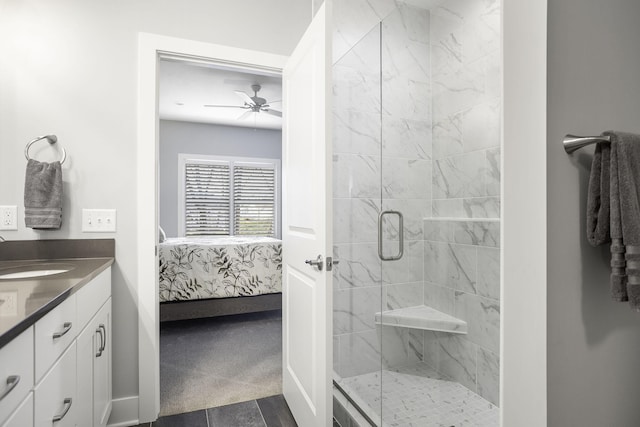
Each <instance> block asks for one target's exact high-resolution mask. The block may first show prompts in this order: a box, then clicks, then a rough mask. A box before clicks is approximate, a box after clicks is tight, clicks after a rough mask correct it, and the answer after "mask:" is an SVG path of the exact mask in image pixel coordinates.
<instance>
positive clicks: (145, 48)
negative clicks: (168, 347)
mask: <svg viewBox="0 0 640 427" xmlns="http://www.w3.org/2000/svg"><path fill="white" fill-rule="evenodd" d="M160 58H171V59H172V60H174V61H175V60H187V59H188V60H189V61H192V62H199V63H203V62H209V63H211V62H215V63H216V64H217V65H218V66H219V67H220V68H224V69H227V70H229V69H234V70H238V71H245V72H247V71H250V70H251V71H253V72H256V71H258V72H260V73H261V74H266V75H279V73H280V72H281V69H282V67H283V65H284V63H285V60H286V58H285V57H282V56H279V55H272V54H266V53H262V52H254V51H248V50H244V49H236V48H229V47H226V46H218V45H212V44H207V43H200V42H193V41H188V40H182V39H174V38H168V37H162V36H156V35H151V34H141V35H140V75H141V76H149V75H155V76H158V73H159V67H160V62H161V59H160ZM143 80H144V79H141V82H140V85H139V88H140V89H139V90H140V93H139V98H140V103H139V119H140V127H139V140H140V144H139V146H138V148H139V153H143V154H142V155H139V161H138V163H139V176H138V177H139V180H138V186H139V188H155V191H153V192H141V193H140V194H139V197H138V208H139V212H140V216H139V218H140V221H139V227H138V241H139V243H140V244H139V248H138V254H139V256H138V261H139V264H138V265H139V279H140V285H139V287H138V289H139V293H138V301H139V311H140V322H139V360H140V363H139V367H140V376H139V382H140V397H139V402H138V412H139V420H140V422H146V421H152V420H155V419H156V418H157V417H158V414H160V393H159V391H160V358H159V354H160V327H159V320H160V309H159V305H160V304H159V303H160V297H159V288H158V277H159V269H158V264H159V263H158V258H157V255H156V254H157V252H156V250H157V249H158V247H157V242H158V240H159V238H158V234H159V233H158V224H159V221H158V212H157V209H154V220H153V221H149V218H148V206H154V207H156V206H158V200H159V199H160V197H159V186H158V182H159V168H158V160H159V132H158V131H159V128H160V127H159V115H158V108H157V89H158V80H157V79H148V80H144V81H143ZM252 95H255V94H252ZM148 153H154V155H153V156H149V155H148ZM145 211H146V212H147V215H146V218H145V217H144V215H143V214H142V213H143V212H145ZM151 242H155V244H153V243H151ZM151 244H153V245H154V246H155V248H150V245H151ZM150 249H151V250H150ZM151 266H153V267H151Z"/></svg>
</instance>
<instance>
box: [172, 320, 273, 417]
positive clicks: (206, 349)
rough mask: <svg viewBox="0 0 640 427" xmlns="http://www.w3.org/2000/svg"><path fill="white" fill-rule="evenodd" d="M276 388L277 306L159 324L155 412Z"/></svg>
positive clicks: (244, 398) (202, 405)
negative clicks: (157, 381)
mask: <svg viewBox="0 0 640 427" xmlns="http://www.w3.org/2000/svg"><path fill="white" fill-rule="evenodd" d="M281 393H282V314H281V312H280V311H271V312H265V313H254V314H245V315H237V316H225V317H219V318H211V319H199V320H186V321H178V322H167V323H162V324H161V325H160V415H161V416H165V415H173V414H180V413H184V412H190V411H196V410H199V409H205V408H212V407H217V406H222V405H228V404H231V403H237V402H245V401H248V400H253V399H260V398H262V397H267V396H273V395H275V394H281Z"/></svg>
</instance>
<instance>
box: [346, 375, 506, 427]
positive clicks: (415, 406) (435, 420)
mask: <svg viewBox="0 0 640 427" xmlns="http://www.w3.org/2000/svg"><path fill="white" fill-rule="evenodd" d="M381 376H382V378H381ZM381 382H382V389H383V390H384V396H383V397H382V404H381V402H380V398H381V390H380V385H381ZM338 383H339V385H340V388H341V389H342V390H344V392H345V393H346V394H348V395H349V396H350V398H351V399H352V400H353V401H354V402H355V403H356V404H357V406H358V407H359V409H360V410H361V411H362V412H364V413H365V414H366V415H367V418H369V419H372V420H377V421H378V422H379V420H380V418H381V416H382V426H378V427H471V426H474V427H498V426H499V425H500V413H499V409H498V407H497V406H495V405H493V404H492V403H490V402H488V401H487V400H485V399H483V398H482V397H481V396H479V395H477V394H476V393H474V392H472V391H471V390H469V389H468V388H466V387H464V386H463V385H461V384H459V383H457V382H455V381H451V380H448V379H446V378H444V377H442V376H441V375H440V374H438V373H437V372H436V371H434V370H433V369H431V368H430V367H429V366H428V365H426V364H424V363H419V364H417V365H414V366H411V367H405V368H400V369H397V370H386V369H385V370H383V371H382V373H381V372H380V371H376V372H371V373H367V374H363V375H357V376H354V377H347V378H342V379H340V380H338ZM381 412H382V414H381Z"/></svg>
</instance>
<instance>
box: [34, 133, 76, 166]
mask: <svg viewBox="0 0 640 427" xmlns="http://www.w3.org/2000/svg"><path fill="white" fill-rule="evenodd" d="M41 139H46V140H47V141H48V142H49V144H55V143H56V142H58V137H57V136H55V135H43V136H39V137H37V138H36V139H34V140H33V141H31V142H30V143H28V144H27V146H26V147H24V156H25V157H26V158H27V160H31V158H30V157H29V148H31V146H32V145H33V144H35V143H36V142H38V141H40V140H41ZM61 148H62V160H60V164H63V163H64V161H65V160H67V150H65V149H64V147H61Z"/></svg>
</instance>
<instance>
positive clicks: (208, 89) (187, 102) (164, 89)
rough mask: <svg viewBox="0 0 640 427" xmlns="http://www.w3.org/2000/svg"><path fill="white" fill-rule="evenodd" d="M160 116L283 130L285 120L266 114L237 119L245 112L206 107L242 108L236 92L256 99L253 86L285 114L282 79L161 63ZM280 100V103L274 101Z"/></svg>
mask: <svg viewBox="0 0 640 427" xmlns="http://www.w3.org/2000/svg"><path fill="white" fill-rule="evenodd" d="M159 68H160V72H159V73H160V79H159V80H160V88H159V99H160V101H159V114H160V119H163V120H179V121H188V122H198V123H214V124H222V125H227V126H243V127H250V128H262V129H282V119H281V118H279V117H275V116H272V115H269V114H267V113H264V112H260V113H253V114H251V115H250V116H249V117H247V118H245V119H244V120H238V117H239V116H241V115H242V114H243V113H244V112H245V111H246V110H243V109H240V108H213V107H204V106H203V105H205V104H214V105H232V106H238V107H240V106H242V105H243V104H244V102H243V101H242V99H241V98H240V97H239V96H238V95H237V94H236V93H235V92H234V91H236V90H239V91H243V92H246V93H247V95H249V96H253V95H254V94H253V91H252V90H251V85H252V84H254V83H257V84H260V85H261V86H262V89H261V90H260V92H259V93H258V96H259V97H262V98H265V99H266V100H267V102H268V103H270V108H272V109H274V110H278V111H282V102H281V101H282V80H281V78H280V77H279V76H278V77H274V76H267V75H259V74H249V73H243V72H239V71H235V70H234V71H230V70H224V69H220V68H216V67H215V66H214V65H212V64H207V63H200V62H187V61H180V60H173V59H162V60H161V61H160V67H159ZM275 101H280V102H275Z"/></svg>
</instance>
